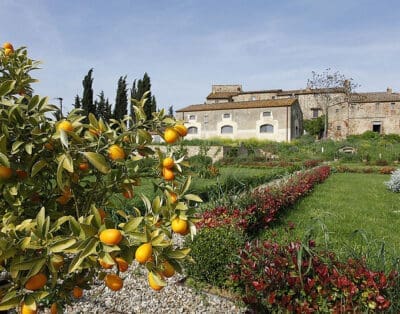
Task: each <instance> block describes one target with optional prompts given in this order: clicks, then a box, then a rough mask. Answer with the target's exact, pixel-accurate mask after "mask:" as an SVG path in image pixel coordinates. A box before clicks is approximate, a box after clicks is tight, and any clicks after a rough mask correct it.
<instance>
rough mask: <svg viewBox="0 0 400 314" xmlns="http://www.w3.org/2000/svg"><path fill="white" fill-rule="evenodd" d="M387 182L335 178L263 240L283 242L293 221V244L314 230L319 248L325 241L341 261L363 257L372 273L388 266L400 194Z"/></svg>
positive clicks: (397, 236)
mask: <svg viewBox="0 0 400 314" xmlns="http://www.w3.org/2000/svg"><path fill="white" fill-rule="evenodd" d="M388 180H389V175H379V174H358V173H356V174H354V173H339V174H333V175H332V176H331V177H330V178H329V179H328V180H327V181H326V182H325V183H324V184H321V185H318V186H316V187H315V190H314V191H313V193H312V194H311V195H309V196H308V197H306V198H304V199H302V200H301V201H299V202H298V203H297V204H296V205H295V206H294V207H293V208H290V209H287V210H285V211H284V212H283V213H282V215H281V216H280V217H281V218H280V219H279V221H277V222H276V223H275V224H274V225H273V226H272V228H271V229H269V230H267V231H266V232H265V233H264V234H263V236H262V237H267V238H268V237H271V235H272V234H278V236H277V237H278V239H279V237H282V239H283V237H284V236H283V234H285V232H284V230H287V226H288V224H289V223H290V222H293V223H294V224H295V228H294V229H293V230H291V231H290V232H291V233H292V235H291V238H292V239H303V238H304V237H306V236H307V233H308V232H309V231H313V232H314V235H315V236H316V240H317V244H320V245H325V244H324V243H325V240H327V247H328V248H329V249H332V250H333V251H334V252H336V253H337V254H338V255H339V256H340V257H342V258H345V257H348V256H358V257H359V256H361V255H364V256H366V257H367V259H368V260H369V262H370V263H371V264H372V266H375V267H376V268H381V269H382V268H383V267H384V266H390V264H391V262H392V261H393V260H394V259H395V258H398V257H400V233H399V232H398V226H399V224H400V202H399V201H400V195H399V194H396V193H393V192H390V191H388V190H387V189H386V186H385V185H384V182H385V181H388ZM324 230H325V231H324ZM383 248H384V250H382V249H383Z"/></svg>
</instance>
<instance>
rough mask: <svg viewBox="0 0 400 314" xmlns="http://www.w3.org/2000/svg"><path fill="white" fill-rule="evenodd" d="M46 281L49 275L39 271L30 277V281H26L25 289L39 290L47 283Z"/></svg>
mask: <svg viewBox="0 0 400 314" xmlns="http://www.w3.org/2000/svg"><path fill="white" fill-rule="evenodd" d="M46 282H47V276H46V275H45V274H43V273H38V274H36V275H33V276H32V277H31V278H29V279H28V281H27V282H26V283H25V289H28V290H32V291H35V290H39V289H42V288H43V287H44V286H45V285H46Z"/></svg>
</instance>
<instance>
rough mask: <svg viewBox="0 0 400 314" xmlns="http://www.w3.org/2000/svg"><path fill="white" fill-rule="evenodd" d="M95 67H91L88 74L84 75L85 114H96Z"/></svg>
mask: <svg viewBox="0 0 400 314" xmlns="http://www.w3.org/2000/svg"><path fill="white" fill-rule="evenodd" d="M92 73H93V69H90V70H89V72H88V74H87V75H86V76H85V77H84V79H83V81H82V85H83V96H82V100H81V103H82V109H83V111H84V115H85V116H87V115H88V114H89V113H93V114H96V107H95V105H94V103H93V87H92V85H93V78H92Z"/></svg>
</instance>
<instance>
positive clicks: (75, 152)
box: [0, 43, 201, 313]
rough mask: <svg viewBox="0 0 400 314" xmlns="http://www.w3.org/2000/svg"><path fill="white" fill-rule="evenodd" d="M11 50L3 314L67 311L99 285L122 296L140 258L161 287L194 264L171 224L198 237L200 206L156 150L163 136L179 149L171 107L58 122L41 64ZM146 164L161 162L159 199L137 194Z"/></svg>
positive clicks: (0, 175)
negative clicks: (43, 93) (125, 201)
mask: <svg viewBox="0 0 400 314" xmlns="http://www.w3.org/2000/svg"><path fill="white" fill-rule="evenodd" d="M10 46H11V47H12V45H11V44H9V43H6V44H5V45H4V47H3V48H2V49H0V73H1V76H0V270H1V271H2V275H3V277H6V279H7V281H6V282H4V281H3V283H2V284H1V286H0V310H6V309H11V308H17V307H19V306H21V310H22V311H23V312H27V313H28V312H31V313H35V312H36V311H37V309H38V308H39V307H40V306H49V307H50V305H51V311H52V313H56V312H57V311H59V312H60V311H61V310H62V307H63V306H64V305H65V304H66V303H70V302H71V300H72V299H73V298H79V297H81V296H82V294H83V293H84V291H85V289H89V288H90V285H91V284H92V283H93V280H94V279H95V278H98V279H100V280H104V284H105V285H106V286H107V287H108V288H109V289H111V290H114V291H116V290H119V289H121V288H122V286H123V278H121V273H122V272H124V271H127V270H128V265H129V264H131V263H132V261H133V260H134V259H135V258H136V259H137V261H138V262H140V264H141V265H142V266H143V267H145V268H147V270H148V278H149V279H148V280H149V284H150V286H151V287H152V288H153V289H156V290H160V289H161V288H162V287H164V286H165V285H166V282H165V280H164V278H165V277H169V276H171V275H173V274H174V273H175V270H176V271H178V272H179V271H180V270H181V267H180V262H181V261H182V260H183V259H186V258H189V257H188V253H189V249H187V248H176V247H175V246H173V245H172V244H173V243H172V235H173V233H174V231H173V229H172V227H171V225H172V222H174V221H176V220H177V219H179V220H182V221H183V223H181V225H180V229H179V230H178V232H179V233H180V234H187V233H191V235H192V236H193V235H194V234H195V232H196V229H195V226H194V223H193V222H194V221H195V220H194V214H195V213H194V208H193V207H194V206H193V205H194V204H195V202H200V201H201V200H200V199H199V198H198V197H197V196H196V195H192V194H187V193H186V192H187V190H188V188H189V185H190V177H185V176H184V175H183V174H182V169H183V168H182V166H183V165H184V162H183V161H182V160H174V155H173V153H172V154H171V153H169V155H168V156H165V155H164V154H163V153H162V152H161V151H159V150H154V149H151V148H150V147H149V144H151V143H152V132H154V134H157V133H158V134H159V135H161V136H164V137H166V136H165V130H168V131H167V134H168V140H167V142H168V143H171V144H172V143H173V142H174V141H176V140H179V138H180V137H182V136H183V135H184V134H185V127H184V126H183V125H182V124H177V123H176V121H175V120H173V119H171V118H169V117H167V116H166V115H165V114H164V111H163V110H162V111H161V112H158V113H154V114H153V118H152V119H151V120H146V115H145V113H144V112H143V104H144V102H145V100H146V99H145V98H143V99H142V100H141V101H138V102H137V104H136V106H135V111H136V118H135V120H132V119H131V118H130V117H126V118H125V119H124V120H122V121H116V120H111V121H103V120H101V119H100V120H97V119H96V118H95V117H94V116H93V115H89V117H88V119H87V121H88V122H87V123H84V121H85V120H86V119H85V117H83V116H82V115H81V114H80V112H79V111H77V110H73V111H72V112H71V113H69V114H68V116H67V117H65V118H62V119H61V120H60V121H57V120H56V119H55V118H52V116H54V117H57V116H60V115H59V112H58V108H57V107H55V106H53V105H51V104H48V102H47V98H42V97H40V96H38V95H34V96H32V94H33V90H32V89H31V86H30V85H31V83H33V82H34V81H35V80H34V79H32V78H31V76H30V71H31V70H32V69H35V68H37V66H38V62H36V61H33V60H31V59H30V58H29V57H28V55H27V50H26V48H24V47H22V48H19V49H16V50H14V48H13V47H12V49H11V48H10ZM174 130H175V131H174ZM171 134H172V135H173V136H171ZM169 151H171V150H169ZM145 158H155V159H157V160H159V163H158V164H159V166H158V174H159V175H158V179H157V181H156V185H157V188H158V189H159V191H160V193H158V195H157V196H156V197H155V198H154V199H152V200H149V199H148V198H147V197H146V196H144V195H141V196H137V195H135V193H134V192H135V187H136V186H138V185H140V180H141V178H142V177H143V175H142V173H141V171H142V168H141V167H140V162H141V161H142V160H143V159H145ZM165 159H167V162H164V160H165ZM171 159H172V162H171ZM163 164H165V165H166V167H164V166H163ZM165 173H168V176H166V175H165ZM116 194H117V195H118V194H121V195H124V196H125V197H128V198H129V197H141V198H142V201H143V203H144V208H145V209H146V210H145V211H143V210H142V211H140V210H139V209H136V208H132V209H130V210H129V213H127V212H125V211H123V210H121V209H120V208H117V207H116V206H115V204H114V203H113V202H112V199H113V197H114V198H115V195H116ZM115 217H117V218H118V219H115ZM185 226H186V227H185ZM178 236H180V235H178ZM139 248H140V249H139Z"/></svg>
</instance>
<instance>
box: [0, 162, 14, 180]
mask: <svg viewBox="0 0 400 314" xmlns="http://www.w3.org/2000/svg"><path fill="white" fill-rule="evenodd" d="M12 175H13V171H12V169H11V168H8V167H6V166H2V165H0V179H3V180H8V179H10V178H11V177H12Z"/></svg>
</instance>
